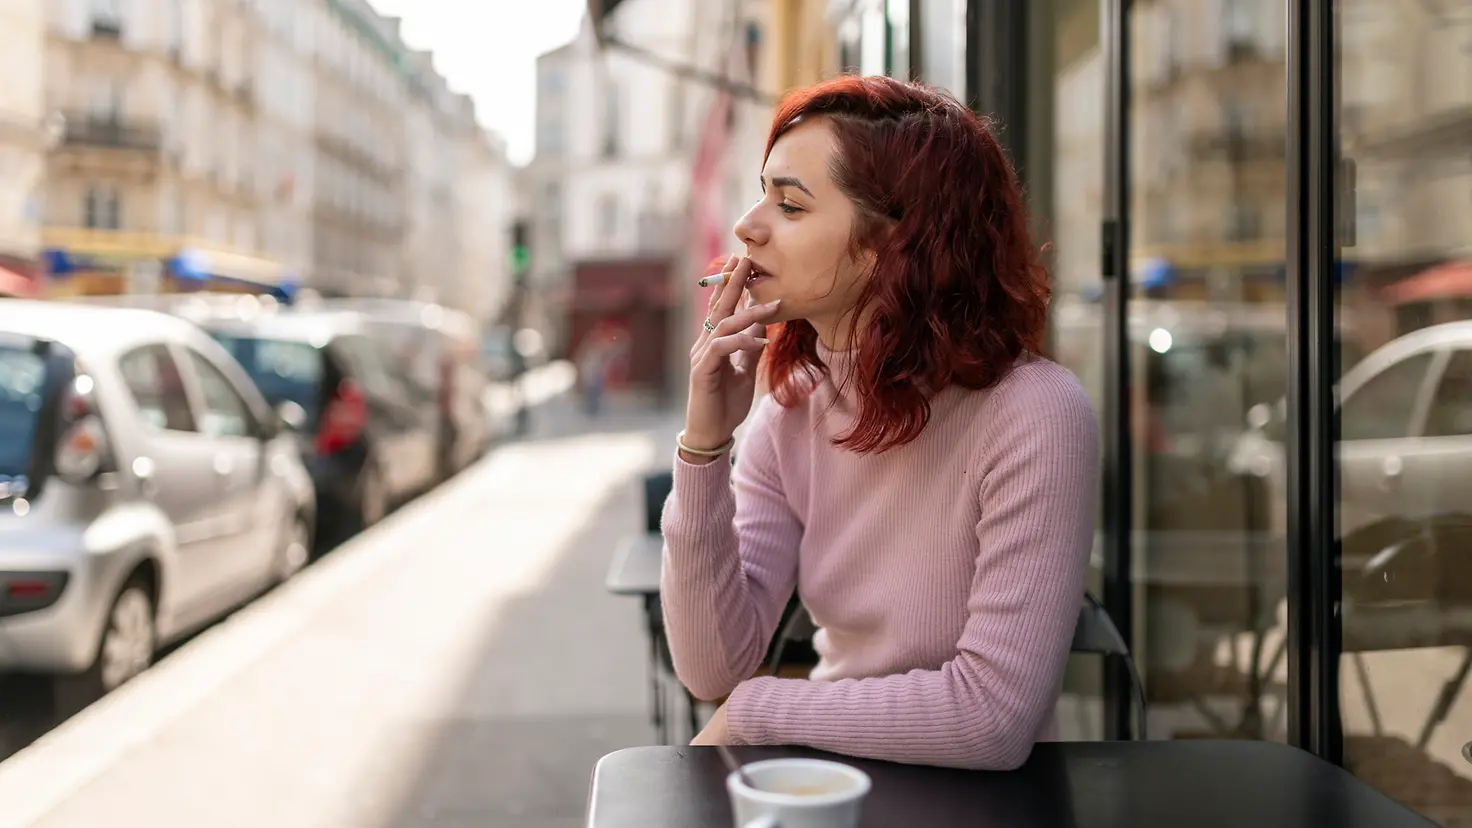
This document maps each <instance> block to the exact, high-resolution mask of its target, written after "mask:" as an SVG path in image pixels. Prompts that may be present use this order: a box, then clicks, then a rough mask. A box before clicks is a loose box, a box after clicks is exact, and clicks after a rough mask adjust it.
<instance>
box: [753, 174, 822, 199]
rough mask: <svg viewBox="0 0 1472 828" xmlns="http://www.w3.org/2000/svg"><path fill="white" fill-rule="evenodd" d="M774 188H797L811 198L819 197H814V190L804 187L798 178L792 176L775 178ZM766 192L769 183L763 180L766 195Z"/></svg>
mask: <svg viewBox="0 0 1472 828" xmlns="http://www.w3.org/2000/svg"><path fill="white" fill-rule="evenodd" d="M772 186H773V187H796V188H798V189H799V190H802V191H803V192H805V193H807V194H808V197H809V198H817V196H815V195H813V191H812V190H809V189H808V188H807V187H804V186H803V184H802V182H801V181H798V180H797V179H796V178H793V177H792V176H790V175H779V176H777V177H776V178H773V179H772ZM766 191H767V182H766V179H762V192H764V193H765V192H766Z"/></svg>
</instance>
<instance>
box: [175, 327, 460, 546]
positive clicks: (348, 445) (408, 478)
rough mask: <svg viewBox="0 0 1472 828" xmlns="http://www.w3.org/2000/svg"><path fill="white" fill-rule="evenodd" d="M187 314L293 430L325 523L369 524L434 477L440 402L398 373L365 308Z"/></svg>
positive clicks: (341, 526)
mask: <svg viewBox="0 0 1472 828" xmlns="http://www.w3.org/2000/svg"><path fill="white" fill-rule="evenodd" d="M190 319H191V320H192V321H193V322H194V323H195V324H197V325H199V326H200V327H202V328H203V329H204V330H205V331H207V332H208V333H209V335H210V336H212V337H214V339H215V340H216V341H218V342H219V343H220V344H221V345H222V346H224V348H225V349H226V350H227V351H228V352H229V353H230V354H231V355H233V356H234V357H235V359H236V360H237V361H238V362H239V363H240V365H241V366H242V367H243V368H244V370H245V373H246V374H248V375H249V376H250V378H251V379H252V380H253V381H254V382H255V384H256V386H257V387H258V388H259V389H260V391H261V393H262V394H264V395H265V397H266V399H267V400H268V401H270V403H271V404H272V405H274V406H277V407H278V409H280V410H281V411H282V419H283V421H285V422H287V423H288V424H289V426H290V427H291V428H292V429H293V430H294V431H296V432H297V435H298V438H299V441H298V446H299V449H300V452H301V455H302V457H303V458H304V460H305V461H306V465H307V469H308V470H309V472H310V473H311V477H312V480H313V482H314V484H315V487H316V491H317V500H318V503H319V508H320V511H321V514H322V519H321V523H322V525H323V526H324V528H327V529H331V530H335V531H341V530H357V529H362V528H365V527H368V526H372V525H373V524H375V523H377V522H378V521H379V520H381V519H382V518H383V517H384V516H385V515H386V514H387V513H388V511H389V510H390V509H391V508H392V507H393V506H394V505H395V504H396V503H398V502H401V501H403V500H405V499H407V498H409V497H410V496H412V495H414V494H416V493H418V492H420V491H423V490H425V489H428V488H430V487H432V486H433V485H434V483H435V481H436V480H437V479H438V477H439V460H440V458H439V452H440V445H439V441H440V411H439V408H438V406H436V405H435V401H434V400H432V399H425V398H424V396H423V394H421V393H419V392H418V391H416V390H414V389H413V388H412V385H411V384H410V383H409V382H407V381H405V380H403V379H401V378H400V377H399V376H398V375H397V374H396V372H395V371H394V370H393V368H392V367H391V365H390V363H389V360H388V357H387V355H386V353H385V350H386V349H385V347H384V342H383V341H382V340H381V338H380V336H379V332H378V331H377V330H375V328H374V326H372V325H371V324H370V322H369V320H368V319H367V318H366V317H364V316H363V315H361V314H357V313H348V312H341V311H293V312H289V313H267V314H261V315H257V316H248V317H245V318H242V317H241V316H240V315H238V314H235V313H232V312H230V311H228V309H212V310H206V311H204V312H196V313H194V314H192V315H191V316H190Z"/></svg>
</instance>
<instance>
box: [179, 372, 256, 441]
mask: <svg viewBox="0 0 1472 828" xmlns="http://www.w3.org/2000/svg"><path fill="white" fill-rule="evenodd" d="M189 362H190V364H191V365H192V366H193V367H194V375H195V377H196V378H198V379H199V389H200V392H201V394H202V395H203V396H204V411H203V412H201V416H200V418H199V430H200V432H201V433H203V434H206V435H208V436H210V437H247V436H249V435H250V434H252V433H253V431H254V429H253V428H252V426H253V424H254V418H253V417H252V416H251V413H250V406H249V405H247V404H246V402H245V400H243V399H241V397H240V392H238V391H236V390H235V386H234V385H233V384H232V383H231V382H230V380H229V379H227V378H226V377H225V375H224V374H222V373H220V369H219V368H216V367H215V364H214V363H212V362H210V361H209V360H208V359H205V358H204V357H202V356H200V355H199V354H197V353H195V352H194V351H190V352H189Z"/></svg>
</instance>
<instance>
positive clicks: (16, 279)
mask: <svg viewBox="0 0 1472 828" xmlns="http://www.w3.org/2000/svg"><path fill="white" fill-rule="evenodd" d="M35 295H36V283H35V281H34V280H32V279H30V278H29V277H26V276H22V275H20V274H19V273H16V272H15V271H13V270H7V269H5V268H3V267H0V296H16V297H22V298H29V297H32V296H35Z"/></svg>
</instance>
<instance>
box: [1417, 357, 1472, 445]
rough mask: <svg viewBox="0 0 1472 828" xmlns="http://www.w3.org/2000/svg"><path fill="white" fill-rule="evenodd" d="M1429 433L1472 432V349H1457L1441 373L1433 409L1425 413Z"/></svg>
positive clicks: (1447, 434)
mask: <svg viewBox="0 0 1472 828" xmlns="http://www.w3.org/2000/svg"><path fill="white" fill-rule="evenodd" d="M1425 433H1426V436H1427V437H1469V436H1472V349H1464V350H1459V351H1456V352H1454V353H1453V354H1452V357H1451V360H1450V361H1448V362H1447V364H1446V371H1445V372H1443V373H1442V375H1441V384H1440V385H1439V386H1438V387H1437V389H1436V396H1434V397H1432V398H1431V410H1430V411H1429V412H1427V415H1426V432H1425Z"/></svg>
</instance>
